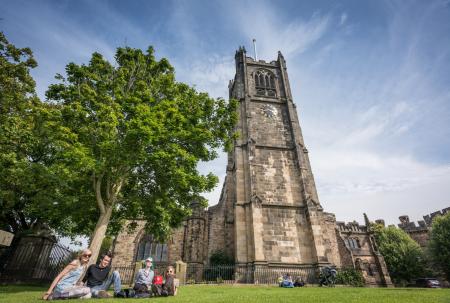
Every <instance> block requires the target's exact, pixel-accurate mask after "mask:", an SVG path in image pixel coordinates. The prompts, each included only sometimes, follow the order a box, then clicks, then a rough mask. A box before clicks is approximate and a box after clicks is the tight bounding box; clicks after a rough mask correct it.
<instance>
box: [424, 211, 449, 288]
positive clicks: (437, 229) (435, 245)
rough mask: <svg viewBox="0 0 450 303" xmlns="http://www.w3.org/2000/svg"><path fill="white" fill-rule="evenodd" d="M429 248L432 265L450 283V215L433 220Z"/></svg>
mask: <svg viewBox="0 0 450 303" xmlns="http://www.w3.org/2000/svg"><path fill="white" fill-rule="evenodd" d="M429 248H430V252H431V255H432V259H433V261H434V263H435V264H436V265H437V267H438V268H439V269H441V270H442V271H443V272H444V273H445V275H446V277H447V280H449V281H450V213H447V214H446V215H445V216H439V217H436V218H435V219H434V220H433V224H432V225H431V236H430V242H429Z"/></svg>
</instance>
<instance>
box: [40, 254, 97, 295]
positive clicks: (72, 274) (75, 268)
mask: <svg viewBox="0 0 450 303" xmlns="http://www.w3.org/2000/svg"><path fill="white" fill-rule="evenodd" d="M91 255H92V253H91V251H90V250H89V249H84V250H82V251H81V252H80V254H79V255H78V258H77V259H75V260H73V261H72V262H70V263H69V265H67V266H66V267H65V268H64V269H63V270H62V271H61V272H60V273H59V274H58V275H57V276H56V278H55V279H54V280H53V282H52V284H51V285H50V287H49V289H48V290H47V292H46V293H45V294H44V295H43V296H42V299H44V300H52V299H74V298H82V297H83V298H90V296H91V289H90V288H89V287H86V286H84V285H83V284H82V283H81V282H79V280H80V278H81V275H82V274H83V272H84V270H85V269H86V266H87V264H88V262H89V259H90V257H91Z"/></svg>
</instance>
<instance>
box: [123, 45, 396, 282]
mask: <svg viewBox="0 0 450 303" xmlns="http://www.w3.org/2000/svg"><path fill="white" fill-rule="evenodd" d="M235 59H236V75H235V77H234V80H232V81H230V83H229V93H230V98H235V99H237V100H239V101H240V105H239V108H238V112H239V118H238V122H237V125H236V130H237V131H238V132H239V134H240V137H239V139H237V140H236V141H235V143H234V148H233V150H232V151H231V152H230V153H229V155H228V163H227V168H226V179H225V181H224V184H223V189H222V194H221V196H220V200H219V203H218V204H217V205H215V206H212V207H209V208H208V209H207V210H205V209H202V208H199V207H198V206H197V205H195V204H194V205H193V208H194V211H193V214H192V216H190V217H189V218H187V219H186V220H185V221H184V224H183V226H181V227H180V228H178V229H176V230H173V232H172V235H171V237H170V240H169V241H168V243H155V242H154V241H153V240H152V236H151V235H148V234H146V233H145V231H144V229H143V227H144V224H145V222H143V221H141V222H139V221H138V228H137V229H136V230H135V232H133V233H131V234H130V233H127V232H125V231H124V232H122V233H120V234H119V235H118V237H117V238H116V240H115V245H114V252H115V254H116V258H115V260H116V261H115V263H116V266H128V265H130V264H132V263H134V262H135V261H138V260H142V259H144V258H146V257H147V256H152V257H153V258H154V259H155V261H157V262H158V261H161V262H169V263H173V262H175V261H177V260H182V261H184V262H186V263H188V264H208V262H209V257H210V256H211V254H212V253H214V252H216V251H222V252H224V253H226V254H228V255H230V256H233V257H234V260H235V262H236V264H237V265H243V266H252V267H253V268H255V267H262V268H268V269H270V268H272V269H277V268H279V269H280V270H281V269H282V272H287V271H289V270H295V269H298V268H305V267H315V268H319V267H322V266H326V265H335V266H337V267H339V268H343V267H352V268H356V269H358V270H361V271H362V273H363V276H364V277H365V279H366V283H367V284H371V285H383V286H387V285H390V284H391V281H390V278H389V274H388V272H387V270H386V265H385V262H384V259H383V257H382V256H381V255H380V254H379V253H378V251H377V247H376V243H375V240H374V238H373V236H372V233H371V232H370V230H369V229H368V227H367V226H368V220H367V218H366V226H360V225H358V224H357V223H350V224H344V223H342V222H336V219H335V216H334V214H331V213H326V212H324V211H323V208H322V205H321V204H320V201H319V197H318V195H317V190H316V186H315V183H314V177H313V174H312V171H311V166H310V163H309V158H308V150H307V149H306V146H305V143H304V141H303V135H302V131H301V128H300V124H299V120H298V117H297V110H296V106H295V104H294V102H293V100H292V95H291V89H290V84H289V79H288V74H287V68H286V62H285V60H284V58H283V56H282V54H281V53H280V52H279V53H278V58H277V60H276V61H272V62H270V63H267V62H265V61H263V60H259V61H255V60H254V59H253V58H251V57H247V56H246V51H245V49H244V48H243V47H241V48H239V50H238V51H236V55H235ZM255 279H256V278H255Z"/></svg>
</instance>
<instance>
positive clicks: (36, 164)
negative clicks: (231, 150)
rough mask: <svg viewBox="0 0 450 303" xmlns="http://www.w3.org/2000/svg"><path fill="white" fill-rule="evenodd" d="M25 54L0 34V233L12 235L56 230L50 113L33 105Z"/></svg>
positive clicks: (29, 58) (58, 181)
mask: <svg viewBox="0 0 450 303" xmlns="http://www.w3.org/2000/svg"><path fill="white" fill-rule="evenodd" d="M36 66H37V63H36V60H35V59H34V58H33V53H32V51H31V50H30V49H29V48H17V47H16V46H14V45H13V44H11V43H9V41H8V40H7V39H6V37H5V35H4V34H3V33H2V32H0V180H1V182H0V228H2V229H5V230H8V231H10V232H13V233H15V234H16V235H17V234H20V233H24V232H25V233H26V232H30V231H32V230H36V229H40V228H42V224H44V223H45V225H48V226H50V227H57V226H60V224H61V220H64V217H63V216H62V215H57V214H56V213H55V212H54V210H55V209H54V207H53V202H54V201H56V200H61V199H62V196H61V192H62V191H63V190H64V187H65V184H64V183H65V182H64V178H58V177H56V176H57V175H58V176H62V175H63V174H61V171H59V173H58V174H55V173H56V172H57V171H58V168H57V166H54V159H53V158H52V157H51V155H52V154H53V151H52V149H54V143H53V142H52V141H53V140H52V138H53V134H54V133H55V130H56V129H57V128H56V129H55V128H54V127H53V126H51V125H50V124H49V123H51V122H50V121H51V120H52V119H50V118H49V117H51V116H52V114H53V112H54V111H53V107H52V106H51V105H49V104H45V103H43V102H41V101H40V100H39V98H38V97H37V96H36V93H35V82H34V80H33V78H32V77H31V75H30V70H31V69H33V68H35V67H36Z"/></svg>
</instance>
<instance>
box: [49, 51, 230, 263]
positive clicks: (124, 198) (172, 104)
mask: <svg viewBox="0 0 450 303" xmlns="http://www.w3.org/2000/svg"><path fill="white" fill-rule="evenodd" d="M115 61H116V62H115V63H114V64H111V63H109V62H108V61H107V60H105V59H104V58H103V57H102V55H100V54H98V53H94V54H93V55H92V58H91V60H90V62H89V64H87V65H77V64H74V63H70V64H68V65H67V66H66V76H64V77H63V76H61V75H57V79H59V80H60V81H61V82H60V83H59V84H54V85H51V86H50V87H49V90H48V91H47V98H48V100H49V101H50V102H54V103H56V104H58V105H59V106H60V123H61V125H62V126H63V128H64V130H65V136H64V137H65V138H66V141H65V142H66V145H64V146H63V148H62V150H61V154H62V155H64V157H63V158H64V159H65V165H67V169H68V170H69V171H71V172H74V173H76V176H75V175H74V176H73V180H74V185H75V184H76V186H75V187H74V190H75V191H76V192H77V195H74V196H77V197H78V198H77V199H76V201H73V202H76V203H67V205H66V207H67V217H68V220H69V221H70V222H76V224H74V223H72V224H74V225H73V226H74V228H79V231H80V232H85V231H86V230H89V229H91V228H92V229H93V232H92V234H91V239H90V246H91V249H92V252H93V258H92V260H93V261H94V260H96V256H97V254H98V251H99V249H100V245H101V242H102V239H103V238H104V236H105V232H106V231H107V228H108V225H110V222H111V221H113V222H116V223H117V222H119V223H120V219H121V218H124V217H130V218H142V219H146V220H147V222H148V223H147V228H148V229H149V230H150V231H151V232H152V233H153V234H154V235H155V236H160V237H162V236H164V235H167V234H168V233H169V231H170V228H171V227H173V226H176V225H177V224H179V223H180V222H181V220H182V219H183V218H184V217H185V216H186V215H187V214H189V212H190V208H189V205H190V203H191V202H192V201H194V200H197V201H200V202H202V203H205V201H204V198H202V197H201V193H202V192H204V191H209V190H212V189H213V188H214V186H215V185H216V183H217V177H216V176H214V175H213V174H208V175H207V176H204V175H201V174H200V173H199V172H198V170H197V165H198V163H199V162H200V161H209V160H212V159H214V158H216V157H217V149H218V148H222V147H224V146H225V147H226V146H230V144H231V142H232V140H233V137H234V134H233V129H234V125H235V121H236V104H237V103H236V102H235V101H230V102H225V101H224V100H223V99H220V98H219V99H213V98H210V97H209V96H208V94H206V93H199V92H197V91H196V90H195V89H194V88H192V87H189V86H188V85H186V84H183V83H179V82H177V81H176V80H175V74H174V68H173V67H172V66H171V65H170V64H169V62H168V61H167V60H166V59H161V60H156V59H155V57H154V51H153V48H151V47H150V48H148V50H147V51H146V52H143V51H141V50H139V49H132V48H128V47H127V48H118V49H117V52H116V55H115ZM92 222H95V227H94V226H92ZM115 226H120V224H116V225H115ZM92 229H91V230H92Z"/></svg>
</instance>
